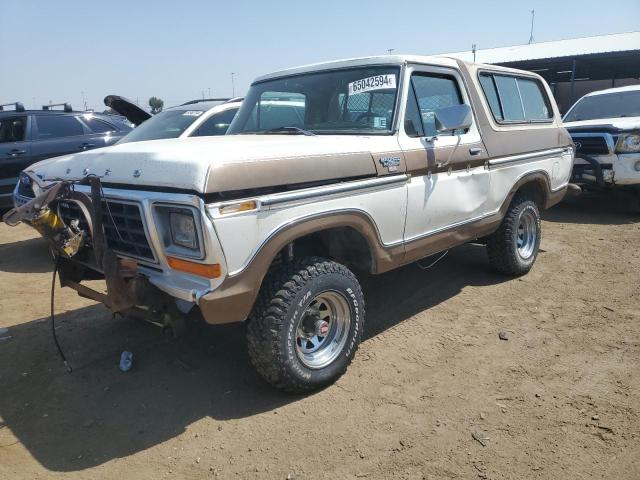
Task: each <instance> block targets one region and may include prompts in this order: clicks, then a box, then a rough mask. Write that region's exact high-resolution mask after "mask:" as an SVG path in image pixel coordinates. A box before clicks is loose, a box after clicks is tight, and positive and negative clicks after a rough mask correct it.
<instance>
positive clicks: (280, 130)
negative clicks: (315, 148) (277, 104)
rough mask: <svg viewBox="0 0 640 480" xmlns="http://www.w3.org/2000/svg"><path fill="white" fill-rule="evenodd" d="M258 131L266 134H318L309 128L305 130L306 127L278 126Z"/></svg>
mask: <svg viewBox="0 0 640 480" xmlns="http://www.w3.org/2000/svg"><path fill="white" fill-rule="evenodd" d="M256 133H264V134H269V133H292V134H294V135H309V136H312V137H315V136H316V134H315V133H313V132H310V131H309V130H305V129H304V128H300V127H276V128H271V129H269V130H265V131H264V132H256Z"/></svg>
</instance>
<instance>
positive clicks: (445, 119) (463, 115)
mask: <svg viewBox="0 0 640 480" xmlns="http://www.w3.org/2000/svg"><path fill="white" fill-rule="evenodd" d="M434 117H435V121H436V130H437V132H438V133H445V132H452V131H454V130H466V129H467V128H469V127H470V126H471V122H472V114H471V107H470V106H469V105H467V104H466V103H463V104H461V105H454V106H452V107H445V108H439V109H438V110H436V111H435V112H434Z"/></svg>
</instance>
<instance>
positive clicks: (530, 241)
mask: <svg viewBox="0 0 640 480" xmlns="http://www.w3.org/2000/svg"><path fill="white" fill-rule="evenodd" d="M541 233H542V230H541V223H540V212H539V210H538V206H537V205H536V204H535V202H533V201H531V200H529V199H528V198H527V197H525V196H523V195H517V194H516V196H515V197H514V198H513V200H512V201H511V204H510V205H509V208H508V210H507V213H506V215H505V217H504V219H503V220H502V223H501V224H500V227H499V228H498V230H496V231H495V232H494V233H493V234H491V235H490V236H489V237H487V254H488V255H489V264H490V265H491V267H492V268H493V269H494V270H497V271H498V272H500V273H503V274H506V275H512V276H520V275H524V274H525V273H527V272H529V270H531V267H532V266H533V264H534V262H535V261H536V258H537V256H538V250H539V248H540V237H541Z"/></svg>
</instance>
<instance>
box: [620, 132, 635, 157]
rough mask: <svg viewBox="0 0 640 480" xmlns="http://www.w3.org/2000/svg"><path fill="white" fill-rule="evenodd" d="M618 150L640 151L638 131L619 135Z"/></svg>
mask: <svg viewBox="0 0 640 480" xmlns="http://www.w3.org/2000/svg"><path fill="white" fill-rule="evenodd" d="M616 152H619V153H635V152H640V135H639V134H637V133H623V134H622V135H620V136H619V137H618V143H617V144H616Z"/></svg>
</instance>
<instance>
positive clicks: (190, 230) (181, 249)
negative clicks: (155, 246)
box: [153, 204, 204, 259]
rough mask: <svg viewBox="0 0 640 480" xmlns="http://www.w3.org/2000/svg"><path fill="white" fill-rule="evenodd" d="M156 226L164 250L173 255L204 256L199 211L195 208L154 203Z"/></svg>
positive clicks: (186, 256)
mask: <svg viewBox="0 0 640 480" xmlns="http://www.w3.org/2000/svg"><path fill="white" fill-rule="evenodd" d="M153 211H154V217H155V220H156V226H157V230H158V234H159V236H160V239H161V240H162V244H163V246H164V251H165V253H166V254H167V255H173V256H175V257H184V258H194V259H201V258H203V257H204V245H203V244H202V238H203V237H202V227H201V223H200V222H201V219H200V212H199V211H198V210H197V209H196V208H192V207H183V206H177V205H176V206H173V205H166V204H164V205H158V204H156V205H154V208H153Z"/></svg>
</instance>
